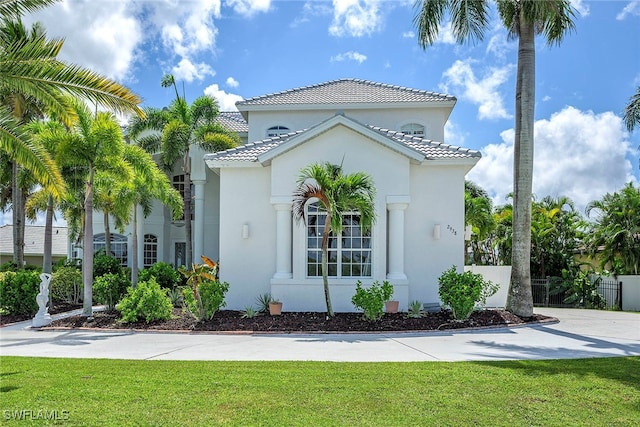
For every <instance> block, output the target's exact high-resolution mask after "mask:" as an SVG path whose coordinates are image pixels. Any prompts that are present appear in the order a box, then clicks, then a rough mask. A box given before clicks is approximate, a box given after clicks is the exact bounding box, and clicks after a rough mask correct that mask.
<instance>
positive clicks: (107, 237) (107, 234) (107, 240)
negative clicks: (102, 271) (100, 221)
mask: <svg viewBox="0 0 640 427" xmlns="http://www.w3.org/2000/svg"><path fill="white" fill-rule="evenodd" d="M104 253H105V254H106V255H107V256H111V228H110V227H109V213H108V212H106V211H105V212H104Z"/></svg>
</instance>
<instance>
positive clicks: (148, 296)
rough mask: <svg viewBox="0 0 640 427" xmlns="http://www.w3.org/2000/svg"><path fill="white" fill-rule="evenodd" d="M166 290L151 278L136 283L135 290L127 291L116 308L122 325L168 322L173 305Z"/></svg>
mask: <svg viewBox="0 0 640 427" xmlns="http://www.w3.org/2000/svg"><path fill="white" fill-rule="evenodd" d="M167 291H168V289H162V288H160V285H158V283H157V282H156V281H155V279H154V278H153V277H152V278H151V279H149V280H148V281H146V282H140V283H138V286H136V288H135V289H133V288H132V287H131V288H129V289H128V290H127V295H126V296H125V297H124V298H122V301H120V303H119V304H118V305H117V306H116V308H117V309H118V311H120V314H121V321H122V322H124V323H131V322H137V321H138V320H144V321H145V322H147V323H149V322H152V321H154V320H168V319H170V318H171V313H172V312H173V305H171V300H170V299H169V297H168V296H167Z"/></svg>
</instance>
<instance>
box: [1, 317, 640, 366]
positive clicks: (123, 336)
mask: <svg viewBox="0 0 640 427" xmlns="http://www.w3.org/2000/svg"><path fill="white" fill-rule="evenodd" d="M535 311H536V313H540V314H544V315H547V316H552V317H556V318H558V319H559V322H556V323H550V324H540V325H533V326H519V327H513V328H498V329H484V330H475V331H471V330H468V331H446V332H444V331H443V332H423V333H383V334H278V335H273V334H235V335H234V334H210V333H158V332H150V333H148V332H145V333H140V332H129V331H122V332H121V331H118V332H100V331H87V330H67V331H38V330H32V329H30V327H29V326H30V323H29V322H25V323H22V324H15V325H12V326H8V327H4V328H0V355H1V356H36V357H68V358H108V359H144V360H156V359H157V360H160V359H171V360H240V361H246V360H315V361H339V362H383V361H389V362H415V361H477V360H514V359H573V358H589V357H612V356H640V313H624V312H614V311H597V310H576V309H552V308H536V310H535Z"/></svg>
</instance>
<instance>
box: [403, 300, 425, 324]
mask: <svg viewBox="0 0 640 427" xmlns="http://www.w3.org/2000/svg"><path fill="white" fill-rule="evenodd" d="M423 316H424V311H423V310H422V302H420V301H418V300H413V301H411V302H410V303H409V309H408V310H407V317H409V318H412V319H419V318H421V317H423Z"/></svg>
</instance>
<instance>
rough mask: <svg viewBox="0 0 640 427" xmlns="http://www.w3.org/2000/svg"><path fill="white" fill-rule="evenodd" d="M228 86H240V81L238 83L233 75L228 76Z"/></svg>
mask: <svg viewBox="0 0 640 427" xmlns="http://www.w3.org/2000/svg"><path fill="white" fill-rule="evenodd" d="M226 83H227V86H229V87H238V86H240V83H238V81H237V80H236V79H234V78H233V77H227V81H226Z"/></svg>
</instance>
